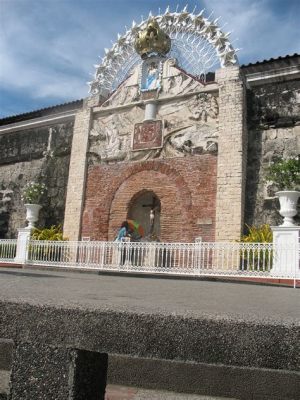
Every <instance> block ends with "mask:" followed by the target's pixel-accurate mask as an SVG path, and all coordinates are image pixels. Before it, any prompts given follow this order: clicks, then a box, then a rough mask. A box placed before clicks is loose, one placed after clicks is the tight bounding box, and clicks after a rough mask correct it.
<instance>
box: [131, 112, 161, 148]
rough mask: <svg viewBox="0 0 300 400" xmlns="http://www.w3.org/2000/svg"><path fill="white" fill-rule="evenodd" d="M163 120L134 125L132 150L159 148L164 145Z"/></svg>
mask: <svg viewBox="0 0 300 400" xmlns="http://www.w3.org/2000/svg"><path fill="white" fill-rule="evenodd" d="M162 126H163V124H162V121H161V120H158V121H144V122H142V123H138V124H135V125H134V133H133V140H132V150H133V151H135V150H146V149H147V150H148V149H158V148H160V147H162V140H163V137H162Z"/></svg>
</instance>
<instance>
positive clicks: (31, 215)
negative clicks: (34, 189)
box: [25, 204, 42, 229]
mask: <svg viewBox="0 0 300 400" xmlns="http://www.w3.org/2000/svg"><path fill="white" fill-rule="evenodd" d="M25 207H26V221H28V226H27V227H26V228H27V229H32V228H35V222H36V221H37V220H38V219H39V212H40V209H41V208H42V206H40V205H39V204H25Z"/></svg>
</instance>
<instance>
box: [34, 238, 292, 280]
mask: <svg viewBox="0 0 300 400" xmlns="http://www.w3.org/2000/svg"><path fill="white" fill-rule="evenodd" d="M27 262H28V263H29V264H38V265H55V266H70V267H75V268H87V269H97V270H104V271H128V272H141V273H162V274H177V275H178V274H179V275H193V276H205V275H215V276H228V275H229V276H236V277H239V276H244V277H253V276H256V277H260V276H261V277H274V278H276V277H277V278H282V277H285V278H292V279H294V278H296V277H298V275H299V246H298V245H297V246H288V247H278V246H277V247H275V246H274V245H273V244H272V243H253V244H248V243H223V242H220V243H209V242H196V243H154V242H151V243H147V242H96V241H92V242H85V241H83V242H71V241H68V242H67V241H64V242H47V241H30V243H29V252H28V260H27ZM299 278H300V276H299Z"/></svg>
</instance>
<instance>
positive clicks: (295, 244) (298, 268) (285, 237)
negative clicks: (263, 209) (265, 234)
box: [271, 226, 300, 279]
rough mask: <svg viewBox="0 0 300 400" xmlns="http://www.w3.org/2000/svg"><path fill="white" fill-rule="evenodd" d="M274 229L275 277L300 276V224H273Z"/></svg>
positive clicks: (272, 271) (272, 272)
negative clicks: (290, 225)
mask: <svg viewBox="0 0 300 400" xmlns="http://www.w3.org/2000/svg"><path fill="white" fill-rule="evenodd" d="M271 228H272V231H273V245H274V254H273V268H272V270H271V275H272V276H274V277H284V278H293V279H295V278H298V279H299V278H300V265H299V246H300V243H299V234H300V226H293V227H287V226H272V227H271Z"/></svg>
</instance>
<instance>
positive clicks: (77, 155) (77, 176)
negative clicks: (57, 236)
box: [64, 106, 92, 240]
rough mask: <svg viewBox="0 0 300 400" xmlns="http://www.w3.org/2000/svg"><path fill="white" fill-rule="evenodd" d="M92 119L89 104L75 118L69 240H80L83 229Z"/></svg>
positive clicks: (67, 221)
mask: <svg viewBox="0 0 300 400" xmlns="http://www.w3.org/2000/svg"><path fill="white" fill-rule="evenodd" d="M91 120H92V108H91V107H88V106H84V108H83V109H82V110H81V111H80V112H78V113H77V115H76V118H75V124H74V133H73V141H72V152H71V159H70V167H69V179H68V188H67V199H66V208H65V220H64V236H65V237H67V238H68V239H69V240H78V239H79V236H80V231H81V215H82V209H83V202H84V196H85V181H86V153H87V150H88V137H89V130H90V124H91Z"/></svg>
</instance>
